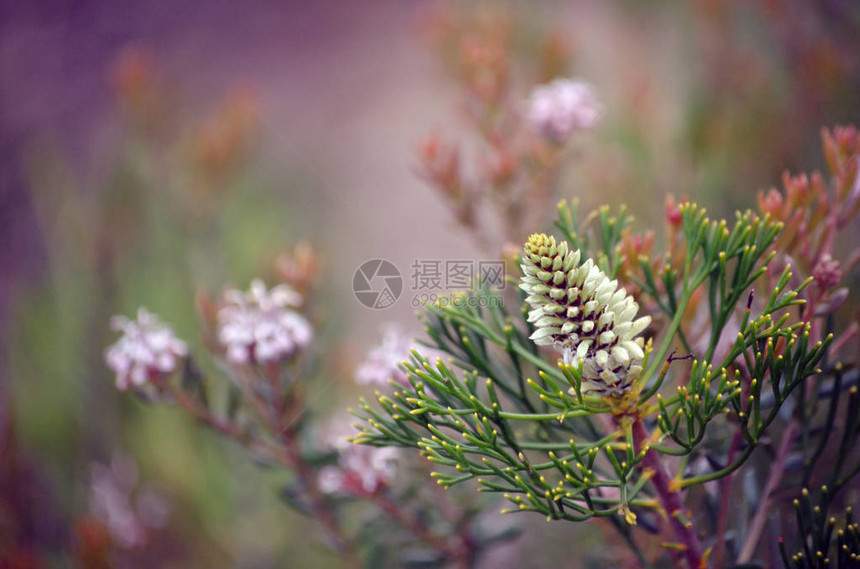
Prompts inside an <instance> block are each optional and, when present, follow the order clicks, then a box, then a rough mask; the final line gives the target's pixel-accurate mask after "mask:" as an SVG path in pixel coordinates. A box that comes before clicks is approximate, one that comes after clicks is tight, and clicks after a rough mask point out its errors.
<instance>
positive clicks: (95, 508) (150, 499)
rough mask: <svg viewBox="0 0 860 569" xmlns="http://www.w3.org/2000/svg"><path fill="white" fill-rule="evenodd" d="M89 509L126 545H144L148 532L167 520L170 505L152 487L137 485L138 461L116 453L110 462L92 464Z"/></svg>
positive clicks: (117, 541)
mask: <svg viewBox="0 0 860 569" xmlns="http://www.w3.org/2000/svg"><path fill="white" fill-rule="evenodd" d="M89 507H90V512H91V513H92V514H93V516H95V517H96V519H98V520H99V521H100V522H102V523H103V524H104V525H105V527H106V528H107V530H108V532H110V535H111V538H112V539H113V541H114V542H115V543H117V544H118V545H119V546H120V547H122V548H125V549H130V548H136V547H141V546H144V545H146V542H147V534H148V533H149V532H150V531H151V530H155V529H160V528H162V527H164V526H165V524H166V523H167V518H168V513H169V506H168V504H167V502H166V501H165V499H164V497H163V496H162V495H161V493H160V492H158V491H157V490H155V489H152V488H140V489H138V470H137V464H136V463H135V462H134V460H133V459H131V458H130V457H127V456H125V455H122V454H115V455H114V456H113V458H112V459H111V462H110V464H94V465H93V468H92V472H91V474H90V497H89Z"/></svg>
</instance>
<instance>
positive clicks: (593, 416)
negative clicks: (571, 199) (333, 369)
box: [354, 131, 860, 568]
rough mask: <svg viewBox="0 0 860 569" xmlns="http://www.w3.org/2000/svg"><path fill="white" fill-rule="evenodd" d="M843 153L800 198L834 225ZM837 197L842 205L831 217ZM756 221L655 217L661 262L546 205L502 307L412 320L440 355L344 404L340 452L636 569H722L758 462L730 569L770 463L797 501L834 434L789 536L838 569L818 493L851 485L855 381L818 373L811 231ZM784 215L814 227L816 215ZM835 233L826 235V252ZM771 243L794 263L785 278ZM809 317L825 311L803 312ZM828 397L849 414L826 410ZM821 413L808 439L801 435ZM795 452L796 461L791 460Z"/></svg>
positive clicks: (851, 543) (623, 231)
mask: <svg viewBox="0 0 860 569" xmlns="http://www.w3.org/2000/svg"><path fill="white" fill-rule="evenodd" d="M839 132H840V133H841V134H840V136H842V137H843V138H846V137H847V135H845V133H844V132H843V131H839ZM829 136H830V134H829V133H826V136H825V142H827V140H828V138H827V137H829ZM855 137H856V133H855ZM852 140H853V139H852ZM835 144H836V143H833V144H832V145H835ZM847 144H848V143H845V144H843V146H846V145H847ZM843 150H844V149H843ZM832 152H836V151H835V150H833V151H832ZM846 152H848V154H849V155H850V156H851V157H852V158H850V159H846V158H845V157H842V158H841V159H842V161H843V162H845V163H846V164H847V165H845V164H843V165H842V168H843V170H846V169H847V170H851V169H852V168H853V170H851V171H849V172H847V173H846V172H845V171H843V172H841V173H840V172H834V182H833V186H836V188H837V199H835V200H830V201H828V200H827V195H826V193H827V191H828V189H827V185H826V184H824V183H821V184H820V187H819V188H818V191H819V193H818V194H817V195H815V196H812V197H811V196H809V194H810V193H811V192H807V193H806V194H801V195H802V196H803V197H804V199H807V201H812V200H813V199H817V200H819V201H820V202H821V203H824V204H825V206H826V207H828V208H829V209H828V211H837V210H838V211H840V214H839V215H841V216H845V215H846V214H845V213H844V212H846V211H851V208H847V209H846V206H847V205H850V206H851V207H852V208H853V207H854V205H855V202H857V201H858V196H856V195H850V194H852V192H851V191H846V190H843V189H841V188H843V187H845V185H846V184H845V180H844V179H840V176H841V177H842V178H844V177H845V176H849V177H850V181H851V182H853V181H854V180H855V179H856V162H852V160H855V161H856V156H857V152H856V149H855V148H854V147H853V146H852V147H851V148H850V149H848V150H847V151H846ZM852 164H853V165H852ZM849 187H850V184H849ZM773 192H777V194H778V196H779V197H781V196H782V194H781V193H779V192H778V191H776V190H773ZM822 192H823V194H822ZM853 193H854V194H857V193H858V192H857V191H854V192H853ZM786 194H788V195H789V199H795V200H796V199H797V193H796V192H795V193H791V192H790V191H787V192H786ZM791 196H794V197H793V198H792V197H791ZM770 198H771V200H772V201H774V202H775V201H777V200H776V197H774V195H773V194H771V195H770ZM840 199H841V200H843V201H849V202H850V203H849V204H845V203H843V204H842V206H841V207H840V206H838V205H837V204H838V203H839V200H840ZM760 201H761V199H760ZM782 203H783V202H782V201H780V205H782ZM775 209H776V207H773V208H771V210H772V211H770V212H762V211H758V212H756V211H747V212H744V213H738V214H736V216H735V219H734V220H732V221H726V220H714V219H710V218H709V217H708V216H707V213H706V211H705V210H704V208H702V207H700V206H698V205H695V204H693V203H689V202H685V203H682V204H681V205H680V206H676V205H675V204H674V202H671V203H670V207H669V208H668V210H667V221H668V225H669V229H670V238H669V239H668V245H667V250H666V251H665V252H664V253H663V254H662V255H655V254H654V253H653V252H652V251H651V248H652V246H653V237H650V238H649V237H647V236H646V237H633V236H632V234H631V232H630V228H629V226H630V224H631V221H632V218H631V216H630V215H629V214H628V213H627V212H626V211H625V210H624V209H623V208H622V209H621V210H619V211H616V212H612V211H611V210H610V209H609V208H601V209H600V210H598V211H596V212H594V213H592V214H591V215H589V216H588V217H587V218H586V222H585V223H581V222H580V221H579V216H578V211H577V207H576V204H575V203H574V204H568V203H566V202H564V201H562V202H561V203H560V204H559V206H558V219H557V221H556V223H555V227H556V230H557V232H556V235H555V236H550V235H546V234H534V235H532V236H531V237H529V239H528V240H527V241H526V243H525V245H524V248H523V250H522V252H521V253H520V256H519V259H520V268H521V276H519V278H513V279H511V280H512V284H517V285H518V293H519V296H518V297H516V298H513V295H509V296H507V297H505V298H504V301H505V302H499V301H493V299H492V297H494V296H502V295H503V294H504V293H503V292H499V291H495V290H491V289H490V288H489V287H488V286H486V285H485V284H484V283H481V282H475V283H474V285H473V287H472V288H471V290H468V291H465V292H461V293H456V294H454V295H453V296H452V297H451V298H446V299H441V300H440V301H437V302H436V303H435V304H432V305H428V306H426V309H425V311H424V313H423V314H422V316H421V317H422V319H423V321H424V323H425V326H426V333H427V336H428V338H429V340H428V342H427V343H428V346H429V347H431V348H432V349H434V350H438V351H441V352H444V354H445V357H439V358H428V357H425V356H424V355H422V350H421V349H418V350H413V351H412V354H411V358H410V359H409V361H406V362H404V363H403V369H404V371H405V372H406V374H407V377H408V385H405V386H404V385H398V386H397V388H396V389H395V390H394V391H393V392H392V393H389V394H380V395H379V396H378V398H377V399H378V406H377V405H371V404H370V403H368V402H366V401H364V400H362V401H361V405H360V409H358V410H356V415H357V416H358V417H360V418H361V419H363V424H362V426H361V429H362V432H361V434H360V435H358V436H357V437H355V439H354V440H355V441H356V442H358V443H363V444H368V445H375V446H398V447H407V448H414V449H417V450H418V451H419V452H420V453H421V454H422V455H423V456H424V457H426V458H427V459H428V460H429V461H430V462H432V463H434V464H435V465H436V469H435V472H433V474H432V475H433V477H434V478H436V480H437V481H438V483H439V484H441V485H443V486H445V487H451V486H454V485H457V484H460V483H463V482H472V483H474V484H475V486H477V488H478V490H479V491H482V492H490V493H498V494H501V495H502V496H503V497H504V498H505V499H506V500H507V501H508V502H509V503H510V507H508V508H507V509H505V510H503V511H504V512H521V511H522V512H536V513H539V514H541V515H543V516H545V517H546V518H547V520H567V521H576V522H580V521H586V520H589V519H592V518H607V519H608V520H609V521H610V522H611V523H612V524H613V525H614V527H615V528H616V529H617V530H618V531H619V532H620V534H621V535H622V536H623V538H624V540H625V542H626V543H627V544H628V545H629V546H630V549H631V552H632V555H634V556H635V558H636V561H634V563H638V564H639V565H647V564H648V563H649V562H650V561H651V560H650V559H649V558H648V555H647V554H646V553H645V551H646V548H645V547H644V544H643V542H642V540H643V539H644V537H640V535H642V533H644V534H646V535H647V534H649V533H650V534H659V535H660V536H661V537H660V543H661V544H662V545H663V546H664V548H665V549H666V550H667V551H668V552H669V554H670V556H671V558H672V559H674V561H675V563H676V564H677V565H678V566H688V567H691V568H694V567H706V566H710V565H711V564H714V563H716V564H717V565H718V566H722V565H721V563H722V559H723V557H724V553H725V552H724V551H723V548H724V547H725V546H724V545H723V544H722V542H723V541H725V539H724V538H725V536H726V532H727V524H728V518H729V516H728V508H729V505H728V501H729V496H730V495H731V492H732V486H731V481H732V475H733V474H734V473H735V471H737V470H738V469H740V468H742V467H745V466H746V467H748V468H749V470H750V472H751V473H752V474H756V473H760V472H761V468H760V465H759V464H758V463H759V462H760V459H761V457H760V456H759V455H761V454H764V455H767V454H770V455H771V456H772V457H774V460H776V463H775V464H772V465H770V466H771V467H772V468H773V469H776V470H778V471H779V474H778V475H775V474H771V475H769V476H766V478H767V481H766V483H765V484H764V488H763V489H762V490H761V493H760V494H755V495H754V497H753V498H750V497H749V495H747V496H746V499H747V500H748V501H751V502H752V504H750V506H751V507H752V508H754V509H755V512H756V515H755V517H754V521H753V522H752V524H751V525H750V527H747V528H742V529H745V531H746V532H748V534H749V535H748V537H747V539H746V540H742V538H743V535H739V536H737V535H736V536H735V537H734V540H733V543H732V544H731V545H730V546H729V547H730V550H731V552H730V554H733V555H735V556H736V559H737V561H738V562H739V563H741V562H748V561H749V560H750V558H751V557H752V554H753V553H754V552H755V550H756V547H757V546H758V542H759V538H760V536H761V533H762V528H763V524H764V523H765V516H766V512H767V510H768V509H769V508H770V507H772V506H773V503H772V500H771V498H772V494H773V492H774V491H775V490H776V489H777V487H779V486H780V484H781V483H785V482H786V481H785V480H784V479H783V478H785V479H792V478H796V474H795V473H794V472H795V470H796V468H794V467H792V466H791V465H789V464H787V463H788V462H792V461H795V462H796V461H798V460H803V461H804V465H805V467H806V473H805V475H804V476H803V478H804V480H803V481H802V482H801V484H800V485H802V486H806V485H808V484H809V483H810V478H815V476H816V475H815V474H814V473H813V472H814V469H815V466H816V459H818V458H819V457H820V456H822V452H823V450H824V447H825V445H826V444H827V442H828V441H833V440H834V438H835V437H837V436H838V438H836V439H835V440H841V442H839V443H838V444H839V445H840V447H839V450H838V454H837V464H836V467H835V473H833V474H832V476H831V478H833V480H832V482H831V492H830V495H829V498H825V500H826V502H827V503H826V505H825V506H824V507H818V508H817V509H814V508H813V507H812V506H809V505H808V504H809V498H808V495H809V492H808V491H807V490H804V491H803V492H804V497H805V500H806V502H804V504H806V505H805V506H797V510H798V519H799V520H800V526H799V531H797V530H795V531H793V532H792V533H791V535H793V536H796V540H797V541H796V543H797V544H798V547H799V548H802V549H803V551H806V558H807V559H808V558H809V556H810V551H811V556H812V558H813V560H814V559H815V558H816V556H818V557H820V561H821V563H820V564H819V565H820V566H837V558H836V554H835V553H834V554H833V556H832V557H831V556H830V553H829V551H828V547H829V545H830V542H831V534H832V529H833V527H834V524H835V523H836V522H835V520H830V521H829V522H828V521H827V518H826V517H825V518H823V521H822V516H823V515H826V508H827V506H829V505H831V504H833V503H834V500H833V494H834V492H833V488H834V484H835V485H838V488H837V489H836V491H837V492H838V490H841V489H842V488H843V487H844V486H845V484H846V483H847V482H848V481H849V480H850V479H851V478H852V477H853V476H854V474H856V472H857V468H858V467H860V461H858V460H857V457H856V454H857V453H856V446H857V445H856V439H857V434H858V426H857V424H858V419H857V414H858V413H857V409H858V408H857V388H856V386H852V385H853V383H856V374H855V375H854V376H852V378H853V379H852V380H851V381H846V377H847V376H846V373H848V367H846V366H844V365H843V364H841V363H834V361H833V359H834V356H836V355H837V354H835V353H834V352H833V351H831V352H830V357H829V358H828V348H829V346H830V345H831V343H832V342H833V338H834V335H833V333H832V332H833V331H834V328H833V318H832V314H833V312H834V310H835V308H833V304H834V303H836V305H837V306H838V305H839V304H840V303H841V302H840V298H841V297H842V295H841V294H839V293H835V294H834V293H833V289H834V286H835V284H836V283H838V282H839V281H840V279H841V273H839V265H838V263H835V262H834V261H833V260H832V259H831V258H830V256H829V254H828V255H827V257H826V258H824V257H823V253H825V252H827V251H829V250H830V249H829V248H821V247H819V248H817V249H815V250H814V252H810V249H809V247H808V246H804V245H803V243H802V242H800V243H799V244H798V233H799V232H810V233H812V232H815V231H817V229H816V226H815V225H813V224H812V223H801V222H800V221H798V220H797V219H793V220H792V219H789V220H785V216H784V215H777V214H776V212H775V211H774V210H775ZM787 209H788V208H786V211H785V213H786V214H788V211H787ZM790 215H791V216H794V217H797V215H810V216H813V217H817V218H818V219H819V220H821V219H827V215H828V212H827V211H824V212H821V211H819V212H817V213H816V212H815V211H813V212H808V211H806V212H804V213H803V214H799V213H796V211H791V212H790ZM840 219H842V217H840ZM846 219H848V218H847V217H846ZM845 223H847V221H846V222H845ZM786 225H788V227H786ZM842 225H843V226H844V225H845V224H842ZM840 228H841V226H840ZM786 231H790V232H791V233H789V234H788V235H787V234H786ZM834 231H835V229H834V230H833V231H826V233H827V235H828V236H829V237H828V239H829V246H831V247H832V244H833V234H834ZM787 244H793V245H794V246H795V247H797V248H799V249H801V250H802V251H803V252H804V253H806V254H807V255H808V256H809V257H810V259H809V260H808V261H807V260H806V259H801V265H802V266H801V267H799V270H800V271H801V272H800V273H799V274H798V267H793V266H792V264H791V262H790V261H791V260H792V259H794V258H795V257H793V256H791V255H790V254H787V252H786V246H787ZM637 253H638V254H639V255H638V257H637V256H636V255H637ZM798 256H800V255H798ZM816 257H817V258H818V261H816V259H815V258H816ZM804 261H805V262H804ZM822 262H823V263H824V264H827V263H830V265H828V266H824V265H823V264H822ZM834 263H835V265H834ZM828 269H829V270H828ZM810 273H811V274H810ZM834 273H835V274H834ZM813 275H814V276H813ZM841 301H844V298H841ZM810 303H815V304H817V305H818V306H819V307H822V306H823V307H824V308H823V309H821V310H817V311H810V310H809V309H808V308H809V307H808V305H809V304H810ZM828 318H829V320H828ZM825 321H826V322H827V323H826V324H825ZM855 331H856V325H855V324H853V323H852V324H850V325H849V326H848V329H847V330H843V331H842V333H841V334H839V338H838V342H839V349H844V347H845V346H846V344H847V343H848V342H850V339H851V338H852V336H853V334H854V332H855ZM837 332H838V331H837ZM542 346H551V347H552V348H554V350H553V351H549V350H546V349H543V348H542ZM846 352H847V353H850V350H847V351H846ZM854 356H855V357H856V354H854ZM845 398H847V399H848V406H847V407H848V408H847V410H844V412H838V410H839V409H841V407H839V405H838V403H839V400H840V399H842V400H844V399H845ZM824 399H827V400H828V401H829V407H827V412H826V418H825V419H824V422H825V425H824V427H825V429H826V432H822V429H815V428H814V427H813V425H815V424H816V423H817V422H818V421H819V420H820V419H819V417H820V413H819V405H822V404H823V405H825V406H826V405H827V404H825V403H823V402H822V400H824ZM837 417H838V420H837ZM839 422H842V423H843V424H842V425H841V426H837V423H839ZM837 432H838V435H837ZM780 433H783V437H782V438H781V439H780V438H779V434H780ZM831 435H834V437H831ZM775 440H780V444H779V448H777V449H774V447H775V446H776V445H775ZM811 442H815V443H816V444H815V445H814V446H813V447H811V448H813V449H814V450H813V451H812V454H808V452H809V451H807V450H806V449H807V448H810V447H809V445H808V444H804V443H811ZM798 446H800V447H802V448H801V449H800V450H799V451H797V450H796V447H798ZM760 448H761V449H763V450H761V451H759V452H758V454H757V451H758V450H759V449H760ZM798 452H799V454H798ZM852 460H853V462H852ZM855 463H856V464H855ZM764 472H765V473H767V470H765V471H764ZM829 475H830V473H828V476H829ZM715 481H720V482H719V484H720V486H719V488H718V489H717V490H715V489H714V485H713V484H709V483H712V482H715ZM789 482H791V480H789ZM795 484H796V483H795ZM750 485H751V486H754V485H755V482H751V484H750ZM795 487H796V486H795ZM697 488H700V489H704V490H705V492H704V493H703V492H702V491H701V490H697ZM756 492H758V490H757V491H756ZM823 492H824V494H825V496H827V488H824V490H823ZM703 494H704V495H705V499H704V500H702V499H701V496H702V495H703ZM694 507H695V508H697V509H696V510H695V511H693V510H692V509H691V508H694ZM700 507H702V508H701V509H700ZM712 510H713V511H716V514H715V515H706V514H707V512H710V511H712ZM807 510H808V511H807ZM822 512H824V513H822ZM637 527H639V528H643V529H644V530H645V532H642V533H639V532H634V531H633V529H634V528H637ZM821 528H825V529H821ZM827 528H829V529H827ZM780 531H784V532H786V534H789V532H790V531H791V528H782V529H781V530H780ZM816 532H817V533H816ZM819 534H820V535H819ZM703 536H704V538H703ZM750 536H751V537H750ZM813 541H814V545H813V543H812V542H813ZM833 541H834V542H835V543H836V548H835V549H839V551H840V552H839V557H838V560H839V561H838V563H839V565H838V566H840V567H847V566H848V565H845V564H843V560H851V562H852V563H853V562H856V560H857V557H856V555H857V553H858V548H857V542H856V524H854V525H852V521H851V514H850V512H849V513H848V514H847V520H846V521H845V524H844V530H840V532H839V533H838V536H837V539H836V540H833ZM784 542H785V540H784V539H783V538H780V544H781V547H782V548H783V550H785V543H784ZM810 548H812V549H811V550H810ZM798 555H800V557H799V558H798V556H797V555H795V556H794V558H793V561H791V560H790V559H789V554H788V553H785V554H784V556H783V557H784V560H785V563H786V564H787V565H788V566H791V567H802V566H819V565H815V564H813V565H804V564H803V563H802V560H803V559H804V553H802V552H801V553H800V554H798ZM715 558H716V561H714V559H715ZM825 560H826V561H827V564H830V565H827V564H825V563H824V561H825ZM847 562H848V561H845V563H847Z"/></svg>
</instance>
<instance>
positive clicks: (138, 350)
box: [105, 308, 188, 391]
mask: <svg viewBox="0 0 860 569" xmlns="http://www.w3.org/2000/svg"><path fill="white" fill-rule="evenodd" d="M111 328H112V329H113V330H116V331H118V332H122V336H121V337H120V339H119V340H117V342H116V343H115V344H113V345H112V346H110V347H108V348H107V349H106V350H105V363H106V364H107V366H108V367H109V368H111V369H112V370H113V371H114V373H116V386H117V388H118V389H119V390H120V391H125V390H127V389H128V388H129V387H135V388H141V387H143V386H144V385H146V383H147V382H149V381H151V380H154V379H157V378H161V377H165V376H167V375H170V374H172V373H173V372H175V371H176V370H177V369H178V367H179V362H180V361H181V360H182V359H183V358H184V357H185V356H186V355H187V354H188V347H187V346H186V345H185V342H183V341H182V340H180V339H178V338H177V337H176V335H174V333H173V330H172V329H171V328H170V327H169V326H167V325H166V324H163V323H162V322H161V321H160V320H159V319H158V317H157V316H156V315H154V314H151V313H150V312H149V311H147V310H146V309H145V308H141V309H140V310H138V312H137V321H134V320H129V319H128V318H125V317H124V316H114V317H113V318H112V319H111Z"/></svg>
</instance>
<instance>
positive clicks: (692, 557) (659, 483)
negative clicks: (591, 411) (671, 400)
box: [632, 415, 706, 569]
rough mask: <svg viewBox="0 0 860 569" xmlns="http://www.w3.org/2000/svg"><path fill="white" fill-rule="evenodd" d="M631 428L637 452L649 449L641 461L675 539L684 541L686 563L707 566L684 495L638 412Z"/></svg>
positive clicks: (697, 568)
mask: <svg viewBox="0 0 860 569" xmlns="http://www.w3.org/2000/svg"><path fill="white" fill-rule="evenodd" d="M632 430H633V442H634V445H635V447H636V450H637V452H641V450H642V449H647V450H646V451H645V457H644V458H643V459H642V465H643V466H644V467H645V468H647V469H649V470H650V471H651V472H652V473H653V474H652V477H651V485H652V486H653V487H654V490H656V492H657V498H658V500H659V502H660V505H661V506H662V507H663V509H664V510H665V512H666V516H667V518H668V520H669V525H670V526H671V528H672V532H673V533H674V535H675V539H676V540H677V541H678V543H680V545H681V549H682V554H683V557H684V559H685V560H686V561H687V565H688V566H689V568H690V569H703V568H704V567H706V564H705V558H704V554H703V553H702V544H701V542H700V541H699V538H698V536H697V535H696V532H695V531H694V530H693V527H692V524H691V523H689V522H684V521H683V520H682V517H683V515H684V502H683V500H682V499H681V494H680V493H679V491H678V489H677V488H674V487H673V485H672V479H671V478H670V477H669V473H668V472H667V471H666V467H665V465H664V464H663V462H662V461H661V460H660V456H659V455H658V454H657V452H656V451H654V450H651V448H650V444H649V442H648V433H647V432H646V431H645V425H643V424H642V419H641V418H640V417H639V416H638V415H637V416H636V417H635V418H634V421H633V426H632Z"/></svg>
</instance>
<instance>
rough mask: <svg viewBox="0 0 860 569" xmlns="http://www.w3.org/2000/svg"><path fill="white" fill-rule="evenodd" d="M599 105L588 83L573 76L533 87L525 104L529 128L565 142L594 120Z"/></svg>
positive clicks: (599, 107)
mask: <svg viewBox="0 0 860 569" xmlns="http://www.w3.org/2000/svg"><path fill="white" fill-rule="evenodd" d="M601 110H602V107H601V105H600V103H599V102H598V101H597V97H596V96H595V95H594V91H593V89H592V88H591V85H589V84H588V83H586V82H584V81H581V80H576V79H555V80H554V81H552V82H550V83H547V84H545V85H538V86H537V87H535V88H534V90H533V91H532V93H531V95H530V96H529V98H528V101H527V103H526V120H527V121H528V124H529V125H530V126H531V128H532V129H533V130H534V131H536V132H538V133H540V134H541V135H542V136H544V137H546V138H547V139H549V140H551V141H552V142H555V143H556V144H564V143H565V142H567V141H568V140H570V138H571V137H572V136H573V134H574V133H576V132H577V131H580V130H584V129H587V128H590V127H591V126H593V125H594V123H595V122H597V119H598V117H599V116H600V113H601Z"/></svg>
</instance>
